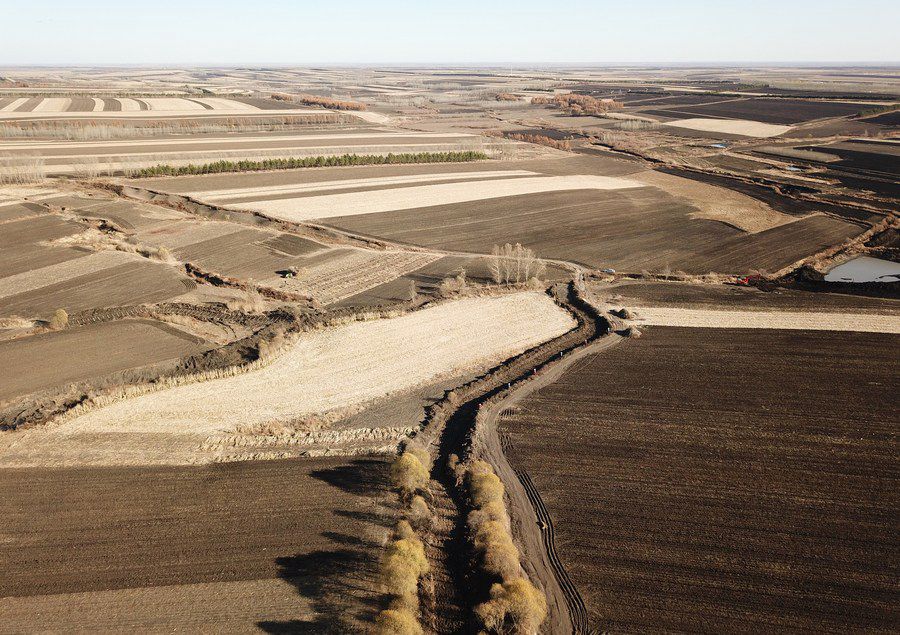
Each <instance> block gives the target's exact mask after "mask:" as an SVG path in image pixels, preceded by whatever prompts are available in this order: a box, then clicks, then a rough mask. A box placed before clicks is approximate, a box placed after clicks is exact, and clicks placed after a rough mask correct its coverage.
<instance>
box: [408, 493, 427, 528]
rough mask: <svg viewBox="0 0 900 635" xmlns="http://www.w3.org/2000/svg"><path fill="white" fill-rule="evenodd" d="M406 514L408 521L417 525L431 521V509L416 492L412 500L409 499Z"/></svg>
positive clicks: (423, 524)
mask: <svg viewBox="0 0 900 635" xmlns="http://www.w3.org/2000/svg"><path fill="white" fill-rule="evenodd" d="M407 516H408V517H409V520H410V522H411V523H412V524H414V525H416V526H418V527H424V526H426V525H428V523H429V522H431V510H430V509H429V508H428V503H426V502H425V499H424V498H422V497H421V496H419V495H418V494H416V495H415V496H413V497H412V500H410V501H409V510H408V511H407Z"/></svg>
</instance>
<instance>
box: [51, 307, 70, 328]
mask: <svg viewBox="0 0 900 635" xmlns="http://www.w3.org/2000/svg"><path fill="white" fill-rule="evenodd" d="M47 326H49V327H50V328H51V329H53V330H54V331H61V330H62V329H64V328H66V327H68V326H69V314H68V313H66V311H65V309H56V311H54V312H53V316H52V317H51V318H50V321H49V322H48V323H47Z"/></svg>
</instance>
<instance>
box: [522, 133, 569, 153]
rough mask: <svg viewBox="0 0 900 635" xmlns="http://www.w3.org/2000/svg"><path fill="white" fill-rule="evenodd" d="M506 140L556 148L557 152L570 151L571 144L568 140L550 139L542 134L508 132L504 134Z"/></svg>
mask: <svg viewBox="0 0 900 635" xmlns="http://www.w3.org/2000/svg"><path fill="white" fill-rule="evenodd" d="M506 138H507V139H514V140H516V141H525V142H527V143H536V144H538V145H542V146H549V147H551V148H556V149H557V150H571V149H572V144H571V143H569V140H568V139H553V138H552V137H548V136H546V135H542V134H523V133H521V132H508V133H506Z"/></svg>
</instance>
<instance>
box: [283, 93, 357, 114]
mask: <svg viewBox="0 0 900 635" xmlns="http://www.w3.org/2000/svg"><path fill="white" fill-rule="evenodd" d="M272 99H274V100H276V101H292V102H296V103H298V104H304V105H306V106H322V107H324V108H331V109H332V110H365V109H366V105H365V104H363V103H361V102H358V101H342V100H340V99H331V98H330V97H320V96H319V95H288V94H287V93H273V94H272Z"/></svg>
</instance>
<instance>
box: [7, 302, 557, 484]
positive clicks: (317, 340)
mask: <svg viewBox="0 0 900 635" xmlns="http://www.w3.org/2000/svg"><path fill="white" fill-rule="evenodd" d="M571 326H572V318H571V317H570V316H569V315H568V314H566V313H565V312H564V311H563V310H561V309H560V308H558V307H557V306H556V305H554V304H553V303H552V302H551V301H550V300H549V299H548V298H547V297H546V296H543V295H541V294H538V293H518V294H513V295H507V296H503V297H499V298H468V299H463V300H458V301H455V302H450V303H446V304H443V305H439V306H436V307H434V308H429V309H425V310H422V311H417V312H415V313H411V314H409V315H405V316H402V317H397V318H393V319H389V320H379V321H374V322H357V323H352V324H349V325H347V326H342V327H337V328H333V329H328V330H324V331H318V332H314V333H311V334H308V335H305V336H303V337H301V338H300V339H299V340H298V341H297V342H296V343H294V344H293V345H292V346H291V347H290V348H289V349H288V350H287V352H285V353H284V354H282V355H281V356H280V357H279V358H277V359H276V360H275V361H274V362H272V363H271V364H269V365H267V366H264V367H263V368H261V369H258V370H254V371H252V372H249V373H245V374H239V375H236V376H233V377H227V378H224V379H214V380H210V381H206V382H201V383H194V384H188V385H183V386H179V387H175V388H169V389H166V390H163V391H160V392H153V393H150V394H147V395H144V396H139V397H134V398H131V399H125V400H121V401H117V402H114V403H112V404H111V405H108V406H106V407H102V408H99V409H95V410H93V411H89V412H87V413H85V414H83V415H80V416H78V417H76V418H74V419H70V420H69V421H66V422H64V423H61V424H58V425H55V424H53V425H49V426H45V427H42V428H34V429H31V430H25V431H19V432H16V433H14V434H11V435H5V436H4V437H2V438H0V443H2V444H3V445H2V449H0V461H2V462H3V463H4V464H6V465H16V466H23V467H24V466H42V465H83V464H87V465H122V464H124V465H134V464H184V463H196V462H206V461H210V460H215V458H216V456H217V454H222V453H225V452H226V451H227V452H230V448H228V447H226V444H223V443H221V439H222V438H225V437H227V436H228V435H229V433H231V432H233V431H234V430H236V429H237V427H238V426H241V427H243V428H254V427H259V426H264V425H268V424H273V423H274V424H280V425H286V426H288V427H290V425H291V424H296V423H300V424H302V422H303V421H304V418H309V417H312V416H315V415H323V414H327V413H329V412H336V413H338V414H346V413H347V412H348V411H349V410H351V409H352V408H360V407H362V406H364V405H367V404H369V403H371V402H373V401H375V400H377V399H381V398H384V397H386V396H387V395H389V394H391V393H396V392H400V391H404V390H408V389H410V388H413V387H415V386H418V385H422V384H426V383H430V382H433V381H435V380H437V379H439V378H440V377H441V376H444V375H454V374H458V373H460V372H461V371H464V370H468V369H472V368H476V367H483V366H490V365H493V364H496V363H497V362H499V361H502V360H504V359H506V358H508V357H511V356H512V355H515V354H517V353H519V352H521V351H523V350H525V349H527V348H529V347H531V346H534V345H536V344H538V343H540V342H543V341H544V340H546V339H549V338H551V337H554V336H556V335H559V334H561V333H563V332H565V331H566V330H568V329H569V328H570V327H571ZM61 438H65V439H66V440H65V442H64V443H61V442H60V439H61Z"/></svg>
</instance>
